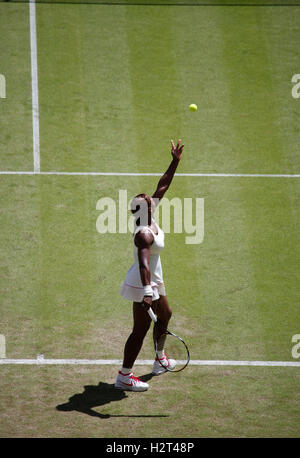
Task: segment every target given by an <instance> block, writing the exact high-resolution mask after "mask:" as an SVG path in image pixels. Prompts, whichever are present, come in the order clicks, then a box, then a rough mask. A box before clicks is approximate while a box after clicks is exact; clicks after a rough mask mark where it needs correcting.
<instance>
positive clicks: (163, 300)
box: [153, 296, 172, 352]
mask: <svg viewBox="0 0 300 458" xmlns="http://www.w3.org/2000/svg"><path fill="white" fill-rule="evenodd" d="M153 310H154V312H155V313H156V315H157V318H158V319H159V322H160V326H158V325H154V327H153V339H154V341H155V339H156V338H157V349H158V351H159V352H160V351H163V349H164V344H165V340H166V335H165V334H164V331H166V330H167V328H168V323H169V321H170V319H171V316H172V309H171V307H170V305H169V302H168V299H167V296H159V299H158V300H157V301H153ZM161 324H163V327H162V326H161Z"/></svg>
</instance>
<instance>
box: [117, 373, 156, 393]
mask: <svg viewBox="0 0 300 458" xmlns="http://www.w3.org/2000/svg"><path fill="white" fill-rule="evenodd" d="M115 388H117V389H118V390H124V391H147V390H148V388H149V385H148V383H145V382H142V381H141V380H140V379H139V377H135V376H134V375H133V374H132V372H130V373H129V374H123V373H122V372H121V371H119V373H118V376H117V380H116V383H115Z"/></svg>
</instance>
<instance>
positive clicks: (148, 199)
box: [130, 193, 152, 226]
mask: <svg viewBox="0 0 300 458" xmlns="http://www.w3.org/2000/svg"><path fill="white" fill-rule="evenodd" d="M142 199H143V200H145V201H146V202H147V206H148V217H147V224H148V225H151V211H150V210H151V206H152V204H151V197H150V196H149V195H148V194H144V193H143V194H138V195H137V196H135V197H134V198H133V199H132V201H131V204H130V207H131V213H133V214H135V213H136V212H138V211H139V210H140V208H141V206H140V205H138V204H137V203H136V204H135V206H134V203H135V202H136V200H142ZM145 216H146V215H145ZM135 224H136V225H137V226H140V224H141V218H140V216H139V217H138V218H136V222H135Z"/></svg>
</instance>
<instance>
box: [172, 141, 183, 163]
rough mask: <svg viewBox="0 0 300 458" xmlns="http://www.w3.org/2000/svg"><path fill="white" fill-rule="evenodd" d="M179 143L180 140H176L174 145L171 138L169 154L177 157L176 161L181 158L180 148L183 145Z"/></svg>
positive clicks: (181, 148)
mask: <svg viewBox="0 0 300 458" xmlns="http://www.w3.org/2000/svg"><path fill="white" fill-rule="evenodd" d="M180 143H181V140H178V141H177V145H176V146H175V144H174V142H173V140H171V147H172V149H171V154H172V156H173V158H175V159H177V160H178V161H180V159H181V155H182V150H183V147H184V144H182V145H180Z"/></svg>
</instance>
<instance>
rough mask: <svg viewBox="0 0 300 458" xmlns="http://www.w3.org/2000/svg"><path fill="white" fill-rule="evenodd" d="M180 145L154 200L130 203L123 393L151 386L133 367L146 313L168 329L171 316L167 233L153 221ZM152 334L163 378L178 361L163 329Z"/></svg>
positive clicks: (156, 367) (142, 197) (145, 197)
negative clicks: (129, 309) (164, 253)
mask: <svg viewBox="0 0 300 458" xmlns="http://www.w3.org/2000/svg"><path fill="white" fill-rule="evenodd" d="M180 143H181V140H178V142H177V145H176V146H175V144H174V142H173V140H172V141H171V147H172V149H171V154H172V161H171V164H170V165H169V168H168V170H167V171H166V172H165V173H164V175H163V176H162V177H161V179H160V180H159V182H158V185H157V189H156V191H155V193H154V194H153V196H152V197H150V196H149V195H148V194H138V195H137V196H135V197H134V199H133V200H132V202H131V211H132V213H133V215H134V217H135V230H134V233H133V243H134V263H133V265H132V266H131V267H130V269H129V270H128V272H127V275H126V277H125V280H124V282H123V284H122V287H121V295H122V296H123V298H124V299H127V300H130V301H132V302H133V330H132V333H131V334H130V336H129V337H128V339H127V342H126V344H125V348H124V359H123V366H122V368H121V370H120V371H119V373H118V376H117V379H116V382H115V388H118V389H122V390H129V391H145V390H147V389H148V388H149V385H148V383H145V382H142V381H141V380H140V379H139V378H138V377H134V376H133V374H132V368H133V365H134V363H135V360H136V358H137V356H138V354H139V352H140V350H141V348H142V345H143V341H144V338H145V336H146V334H147V332H148V330H149V328H150V324H151V318H150V316H149V315H148V313H147V310H148V309H149V307H152V309H153V311H154V313H156V315H157V317H158V319H159V321H160V323H162V324H163V326H164V328H165V329H167V326H168V322H169V320H170V318H171V315H172V310H171V308H170V306H169V303H168V300H167V296H166V291H165V286H164V281H163V273H162V266H161V260H160V252H161V250H162V249H163V248H164V232H163V231H162V229H161V228H160V227H159V226H158V225H157V224H156V222H155V221H154V219H153V213H154V210H155V207H156V206H157V205H158V203H159V201H160V199H162V198H163V196H164V194H165V192H166V191H167V189H168V188H169V186H170V184H171V182H172V179H173V176H174V174H175V171H176V169H177V166H178V163H179V161H180V159H181V155H182V150H183V147H184V145H183V144H182V145H181V144H180ZM153 333H154V336H156V337H157V342H158V346H157V349H158V351H157V357H156V358H155V361H154V364H153V369H152V374H153V375H161V374H163V373H164V372H166V369H165V368H164V367H163V366H165V367H170V368H174V367H175V365H176V361H175V360H173V359H169V358H167V356H166V355H165V353H164V342H165V334H164V329H163V328H158V327H157V326H156V325H155V326H154V329H153ZM158 358H159V359H160V362H159V361H158ZM161 363H163V364H161Z"/></svg>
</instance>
